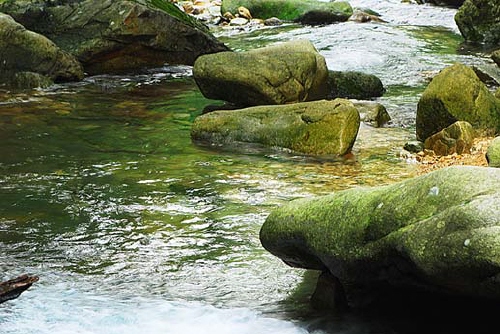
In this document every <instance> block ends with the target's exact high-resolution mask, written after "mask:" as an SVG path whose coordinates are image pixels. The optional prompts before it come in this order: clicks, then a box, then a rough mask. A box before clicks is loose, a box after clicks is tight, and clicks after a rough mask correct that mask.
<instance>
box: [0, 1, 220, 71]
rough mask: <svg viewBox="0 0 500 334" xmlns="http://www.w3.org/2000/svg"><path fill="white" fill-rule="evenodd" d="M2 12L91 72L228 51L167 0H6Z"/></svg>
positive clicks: (185, 60) (190, 60)
mask: <svg viewBox="0 0 500 334" xmlns="http://www.w3.org/2000/svg"><path fill="white" fill-rule="evenodd" d="M0 11H2V12H4V13H8V14H10V15H12V16H13V17H14V18H15V19H16V20H17V21H18V22H20V23H22V24H23V25H24V26H25V27H26V28H28V29H32V30H33V31H36V32H38V33H41V34H43V35H45V36H47V37H48V38H50V39H51V40H53V41H54V42H55V43H56V44H57V45H58V46H59V47H60V48H62V49H63V50H66V51H68V52H70V53H72V54H73V55H74V56H75V57H77V59H78V60H79V61H80V62H81V63H82V64H83V66H84V68H85V72H87V73H89V74H100V73H120V72H126V71H133V70H138V69H143V68H145V67H153V66H162V65H164V64H165V63H171V64H186V65H192V64H193V63H194V61H195V59H196V58H197V57H198V56H199V55H201V54H205V53H212V52H219V51H227V50H228V48H227V47H226V46H225V45H224V44H223V43H221V42H219V41H217V39H216V38H215V37H214V36H213V35H212V34H211V33H210V32H209V31H208V28H207V27H206V26H204V25H203V24H202V23H200V22H199V21H197V20H196V19H195V18H193V17H191V16H189V15H187V14H186V13H184V12H182V11H181V10H180V9H179V8H178V7H177V6H176V5H174V4H172V3H170V2H168V1H159V0H137V1H112V0H104V1H101V0H84V1H56V2H47V1H43V0H34V1H14V0H6V1H4V2H2V3H0Z"/></svg>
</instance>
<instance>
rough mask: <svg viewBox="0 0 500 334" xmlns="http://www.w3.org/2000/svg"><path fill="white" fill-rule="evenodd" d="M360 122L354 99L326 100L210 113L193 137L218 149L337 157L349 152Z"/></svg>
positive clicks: (199, 120)
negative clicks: (245, 146)
mask: <svg viewBox="0 0 500 334" xmlns="http://www.w3.org/2000/svg"><path fill="white" fill-rule="evenodd" d="M359 124H360V119H359V113H358V110H357V109H356V108H355V107H354V105H353V104H352V103H351V102H350V101H348V100H343V99H336V100H332V101H327V100H322V101H314V102H303V103H294V104H287V105H279V106H276V105H268V106H257V107H251V108H246V109H240V110H219V111H214V112H210V113H208V114H204V115H201V116H199V117H197V118H196V119H195V121H194V123H193V125H192V129H191V137H192V139H193V140H194V141H198V142H203V143H209V144H211V145H216V146H225V147H234V146H237V145H238V144H240V143H250V144H260V145H263V146H265V147H270V148H273V149H276V148H278V149H282V148H286V149H289V150H291V151H293V152H296V153H302V154H306V155H321V156H329V157H330V156H333V157H338V156H342V155H345V154H346V153H349V152H350V150H351V148H352V146H353V145H354V142H355V140H356V136H357V134H358V129H359Z"/></svg>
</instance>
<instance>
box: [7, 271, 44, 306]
mask: <svg viewBox="0 0 500 334" xmlns="http://www.w3.org/2000/svg"><path fill="white" fill-rule="evenodd" d="M36 281H38V276H28V275H21V276H19V277H16V278H13V279H11V280H8V281H5V282H0V304H1V303H3V302H6V301H7V300H11V299H15V298H17V297H19V296H20V295H21V293H23V292H24V291H26V290H27V289H28V288H29V287H30V286H31V285H32V284H33V283H35V282H36Z"/></svg>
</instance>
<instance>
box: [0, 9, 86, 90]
mask: <svg viewBox="0 0 500 334" xmlns="http://www.w3.org/2000/svg"><path fill="white" fill-rule="evenodd" d="M82 78H83V69H82V66H81V65H80V63H79V62H78V61H77V60H76V59H75V58H74V57H73V56H72V55H70V54H69V53H67V52H65V51H63V50H61V49H60V48H59V47H57V46H56V45H55V44H54V43H53V42H52V41H51V40H49V39H48V38H46V37H45V36H42V35H40V34H37V33H35V32H33V31H29V30H27V29H26V28H25V27H23V26H22V25H21V24H19V23H17V22H15V21H14V19H13V18H12V17H10V16H9V15H6V14H2V13H0V82H2V83H4V84H7V85H9V86H13V87H16V88H34V87H46V86H47V85H49V84H50V83H52V82H53V81H55V82H64V81H78V80H81V79H82Z"/></svg>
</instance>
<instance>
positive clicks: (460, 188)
mask: <svg viewBox="0 0 500 334" xmlns="http://www.w3.org/2000/svg"><path fill="white" fill-rule="evenodd" d="M499 189H500V170H499V169H497V168H489V167H473V166H454V167H448V168H444V169H439V170H437V171H434V172H431V173H428V174H425V175H422V176H419V177H415V178H412V179H408V180H405V181H401V182H398V183H394V184H390V185H386V186H380V187H373V188H353V189H349V190H344V191H339V192H336V193H334V194H331V195H326V196H319V197H314V198H307V199H299V200H294V201H291V202H290V203H288V204H286V205H283V206H282V207H280V208H278V209H276V210H274V211H273V212H271V214H270V215H269V216H268V217H267V219H266V221H265V223H264V224H263V226H262V228H261V231H260V240H261V242H262V245H263V246H264V247H265V248H266V249H267V250H268V251H269V252H271V253H272V254H274V255H275V256H277V257H279V258H281V259H282V260H283V261H284V262H285V263H287V264H289V265H291V266H294V267H300V268H307V269H314V270H321V271H329V272H330V273H331V274H332V275H333V276H335V277H336V278H337V279H338V280H339V282H340V284H341V285H342V287H343V288H344V290H345V294H346V297H347V300H348V303H349V304H350V305H351V306H354V307H355V306H360V305H363V304H365V302H366V298H367V296H373V295H374V294H375V295H376V294H377V291H379V290H380V289H382V290H384V291H387V290H386V289H385V288H386V287H388V286H389V287H393V289H395V288H405V289H409V290H413V291H429V292H433V293H444V294H449V295H455V296H459V297H464V296H471V297H479V298H484V299H491V300H496V301H500V274H499V273H500V258H499V256H498V255H499V249H500V206H499V205H498V203H500V192H499V191H498V190H499Z"/></svg>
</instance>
